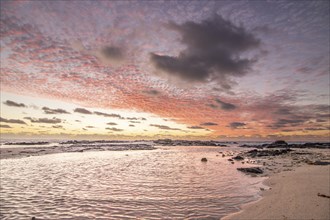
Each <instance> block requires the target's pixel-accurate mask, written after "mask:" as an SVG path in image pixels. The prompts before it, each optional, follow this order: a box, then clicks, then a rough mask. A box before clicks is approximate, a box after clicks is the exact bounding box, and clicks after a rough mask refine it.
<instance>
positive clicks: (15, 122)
mask: <svg viewBox="0 0 330 220" xmlns="http://www.w3.org/2000/svg"><path fill="white" fill-rule="evenodd" d="M0 122H5V123H11V124H26V123H25V122H24V121H22V120H19V119H5V118H1V117H0Z"/></svg>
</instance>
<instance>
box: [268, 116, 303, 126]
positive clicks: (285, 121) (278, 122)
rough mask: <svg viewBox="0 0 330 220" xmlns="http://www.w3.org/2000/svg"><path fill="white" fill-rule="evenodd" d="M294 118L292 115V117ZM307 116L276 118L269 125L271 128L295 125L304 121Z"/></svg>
mask: <svg viewBox="0 0 330 220" xmlns="http://www.w3.org/2000/svg"><path fill="white" fill-rule="evenodd" d="M292 118H294V117H292ZM308 119H309V118H302V119H298V118H295V119H283V118H281V119H277V120H276V122H275V123H273V124H272V125H270V126H269V127H270V128H272V129H279V128H284V127H296V126H299V125H302V124H303V123H305V122H306V121H307V120H308Z"/></svg>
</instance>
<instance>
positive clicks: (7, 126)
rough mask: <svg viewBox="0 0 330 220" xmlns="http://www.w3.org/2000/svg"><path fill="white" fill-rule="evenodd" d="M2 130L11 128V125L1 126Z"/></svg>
mask: <svg viewBox="0 0 330 220" xmlns="http://www.w3.org/2000/svg"><path fill="white" fill-rule="evenodd" d="M0 128H11V127H10V126H9V125H0Z"/></svg>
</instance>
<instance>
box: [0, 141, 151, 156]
mask: <svg viewBox="0 0 330 220" xmlns="http://www.w3.org/2000/svg"><path fill="white" fill-rule="evenodd" d="M154 149H155V148H154V147H153V146H152V145H148V144H98V145H92V144H72V145H55V146H51V147H22V148H11V147H10V145H8V148H0V159H12V158H22V157H30V156H41V155H46V154H56V153H69V152H81V153H82V152H87V151H123V150H154Z"/></svg>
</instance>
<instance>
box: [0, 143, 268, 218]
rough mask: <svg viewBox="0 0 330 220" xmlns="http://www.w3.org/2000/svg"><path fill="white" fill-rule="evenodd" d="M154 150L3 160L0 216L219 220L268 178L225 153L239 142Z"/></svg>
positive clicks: (257, 193) (250, 197)
mask: <svg viewBox="0 0 330 220" xmlns="http://www.w3.org/2000/svg"><path fill="white" fill-rule="evenodd" d="M127 143H128V142H127ZM127 143H126V144H127ZM129 143H131V142H129ZM56 144H59V142H58V141H54V142H50V143H49V144H46V145H40V146H42V147H45V146H50V147H51V146H54V145H56ZM94 144H100V143H94ZM5 147H10V148H13V147H38V145H34V146H28V145H26V146H25V145H4V142H2V143H1V148H5ZM155 148H156V149H154V150H133V149H129V148H128V149H126V150H122V151H87V152H83V153H78V152H73V153H72V152H70V153H57V154H47V155H42V156H31V157H23V158H15V159H1V160H0V219H31V218H32V217H35V218H36V219H220V218H222V217H224V216H226V215H228V214H230V213H233V212H237V211H239V210H240V207H241V206H242V205H243V204H246V203H248V202H252V201H255V200H257V199H259V198H260V192H261V190H260V189H261V188H262V187H264V186H263V184H262V182H263V180H265V178H266V177H251V176H248V175H245V174H244V173H241V172H239V171H237V168H238V167H247V166H252V165H249V164H246V163H245V164H242V163H241V162H235V163H234V164H232V163H231V162H230V161H228V159H229V158H230V157H222V154H237V153H239V152H240V151H241V150H242V149H241V148H239V147H238V145H237V144H228V147H217V146H155ZM204 157H205V158H207V162H202V161H201V158H204Z"/></svg>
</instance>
